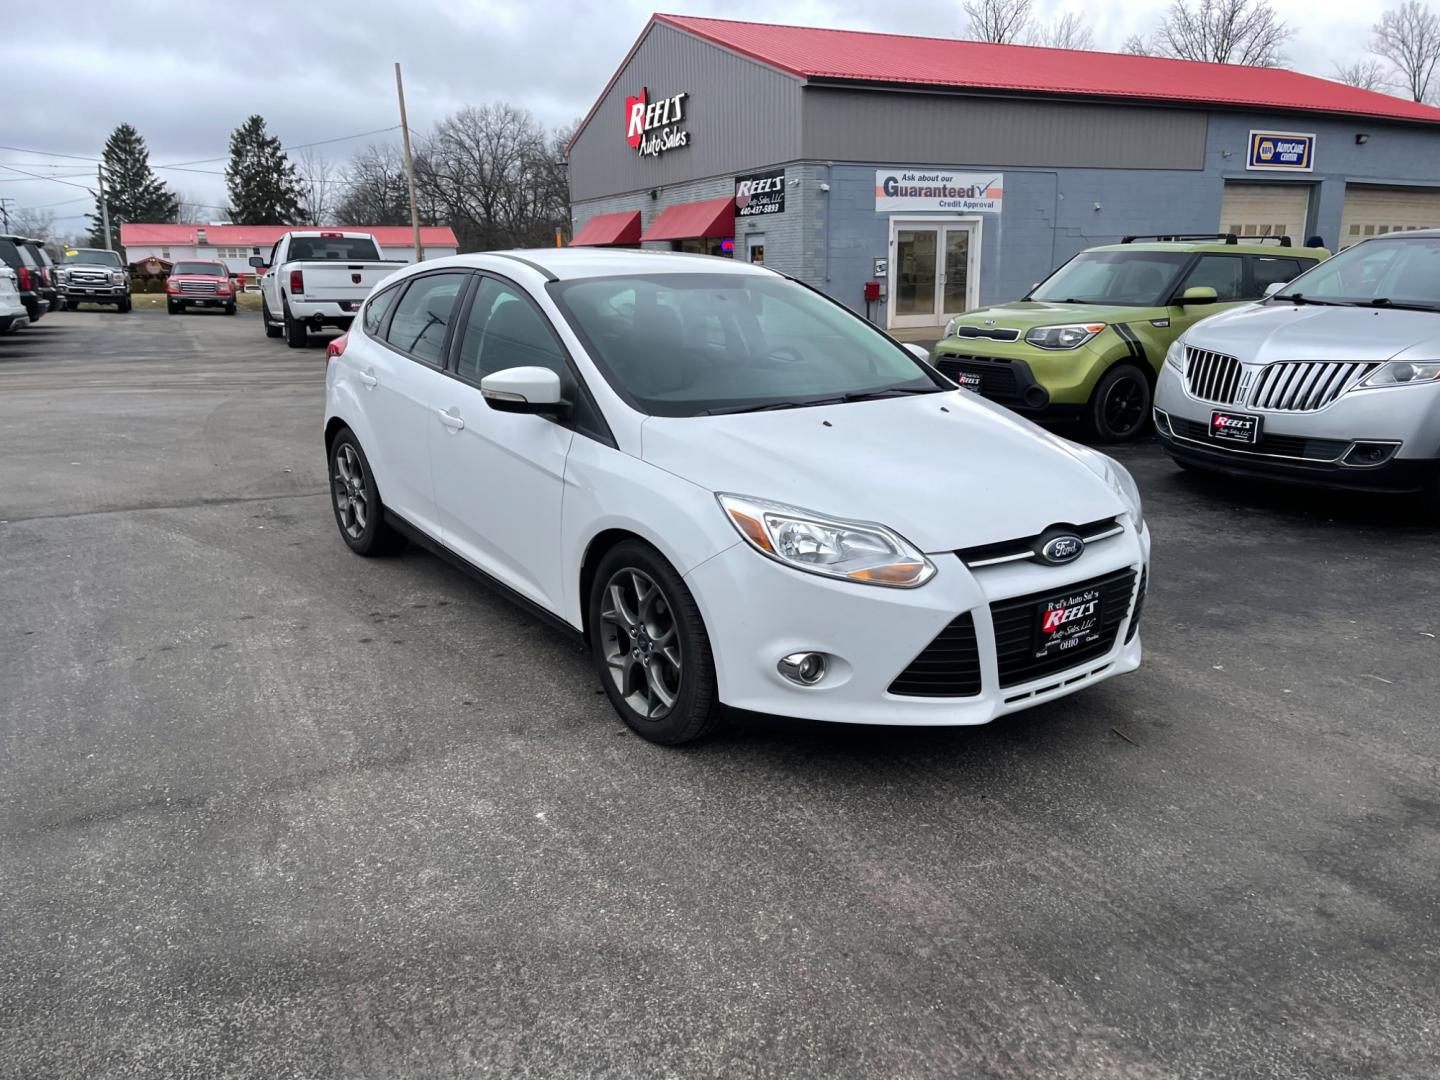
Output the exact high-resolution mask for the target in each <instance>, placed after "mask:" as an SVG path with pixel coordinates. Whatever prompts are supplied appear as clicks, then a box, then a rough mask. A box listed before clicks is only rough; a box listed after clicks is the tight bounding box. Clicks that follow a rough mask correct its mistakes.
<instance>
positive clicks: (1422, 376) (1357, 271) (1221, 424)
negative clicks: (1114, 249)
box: [1155, 229, 1440, 513]
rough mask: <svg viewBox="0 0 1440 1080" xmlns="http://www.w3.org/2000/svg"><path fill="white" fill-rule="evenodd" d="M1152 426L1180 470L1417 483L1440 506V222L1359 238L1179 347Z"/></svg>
mask: <svg viewBox="0 0 1440 1080" xmlns="http://www.w3.org/2000/svg"><path fill="white" fill-rule="evenodd" d="M1155 428H1156V430H1157V432H1158V433H1159V436H1160V441H1161V442H1162V443H1163V444H1164V446H1165V449H1166V450H1168V451H1169V452H1170V456H1171V457H1173V458H1174V459H1175V460H1176V461H1177V462H1179V463H1180V464H1181V465H1184V466H1191V467H1198V468H1203V469H1211V470H1214V471H1217V472H1223V473H1230V474H1234V475H1245V476H1258V477H1271V478H1275V479H1280V480H1297V481H1302V482H1308V483H1316V484H1322V485H1325V486H1329V487H1343V488H1368V489H1373V490H1381V491H1393V492H1419V493H1423V494H1424V495H1425V496H1427V497H1428V499H1429V504H1430V507H1431V508H1432V509H1434V510H1435V511H1436V512H1437V513H1440V229H1436V230H1417V231H1414V232H1405V233H1391V234H1389V235H1387V236H1379V237H1375V238H1374V239H1371V240H1365V241H1363V242H1361V243H1358V244H1355V245H1354V246H1353V247H1350V248H1348V249H1346V250H1345V251H1342V252H1341V253H1340V254H1339V255H1336V256H1335V257H1334V258H1333V259H1330V260H1328V261H1327V262H1324V263H1321V264H1320V265H1319V266H1317V267H1316V268H1315V269H1313V270H1310V271H1307V272H1306V273H1304V274H1301V275H1300V276H1299V277H1298V278H1296V279H1295V280H1294V281H1292V282H1290V283H1288V284H1286V285H1277V286H1272V289H1271V294H1270V296H1269V297H1268V298H1267V299H1265V300H1264V301H1261V302H1260V303H1258V304H1250V305H1247V306H1245V307H1242V308H1235V309H1233V310H1231V311H1226V312H1223V313H1221V314H1219V315H1215V316H1214V317H1212V318H1209V319H1206V320H1204V321H1203V322H1200V323H1197V324H1196V325H1195V326H1193V327H1192V328H1191V329H1190V330H1188V331H1187V332H1186V333H1185V334H1184V335H1183V336H1182V337H1180V338H1179V339H1178V340H1177V341H1176V342H1175V343H1174V345H1172V346H1171V347H1170V351H1169V353H1168V354H1167V355H1166V357H1165V365H1164V368H1163V370H1162V371H1161V374H1160V381H1159V384H1158V386H1157V387H1156V391H1155Z"/></svg>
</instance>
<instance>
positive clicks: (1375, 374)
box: [1355, 360, 1440, 390]
mask: <svg viewBox="0 0 1440 1080" xmlns="http://www.w3.org/2000/svg"><path fill="white" fill-rule="evenodd" d="M1436 379H1440V362H1436V361H1429V360H1427V361H1425V362H1424V363H1421V364H1412V363H1410V362H1409V361H1404V360H1401V361H1396V360H1392V361H1391V362H1390V363H1388V364H1384V365H1382V366H1381V367H1379V368H1378V369H1376V370H1375V371H1372V372H1371V373H1370V374H1369V375H1367V376H1365V378H1363V379H1361V380H1360V382H1359V383H1358V384H1357V385H1356V387H1355V388H1356V389H1357V390H1359V389H1362V388H1365V387H1371V386H1410V385H1411V384H1412V383H1427V382H1434V381H1435V380H1436Z"/></svg>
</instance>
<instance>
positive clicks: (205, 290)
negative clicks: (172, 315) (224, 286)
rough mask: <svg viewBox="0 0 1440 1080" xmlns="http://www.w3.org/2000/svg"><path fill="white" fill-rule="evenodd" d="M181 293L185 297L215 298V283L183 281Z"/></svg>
mask: <svg viewBox="0 0 1440 1080" xmlns="http://www.w3.org/2000/svg"><path fill="white" fill-rule="evenodd" d="M180 292H181V294H182V295H184V296H214V295H215V282H213V281H182V282H180Z"/></svg>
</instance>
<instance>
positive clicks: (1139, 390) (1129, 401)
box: [1101, 376, 1145, 435]
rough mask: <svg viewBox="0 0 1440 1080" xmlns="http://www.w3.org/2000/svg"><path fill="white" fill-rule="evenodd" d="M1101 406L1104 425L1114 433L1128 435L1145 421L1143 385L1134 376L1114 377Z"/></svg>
mask: <svg viewBox="0 0 1440 1080" xmlns="http://www.w3.org/2000/svg"><path fill="white" fill-rule="evenodd" d="M1101 407H1102V409H1103V410H1104V415H1105V425H1106V426H1107V427H1108V428H1109V429H1110V430H1111V431H1112V432H1114V433H1115V434H1116V435H1129V434H1130V433H1131V432H1132V431H1134V430H1135V429H1136V428H1138V427H1139V426H1140V425H1141V424H1142V423H1144V421H1145V387H1144V386H1142V385H1141V384H1140V380H1139V379H1138V378H1136V377H1134V376H1126V377H1124V378H1120V379H1116V380H1115V382H1114V383H1113V384H1112V385H1111V387H1110V390H1109V392H1108V393H1107V394H1106V395H1105V401H1104V403H1103V404H1102V406H1101Z"/></svg>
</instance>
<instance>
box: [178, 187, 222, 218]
mask: <svg viewBox="0 0 1440 1080" xmlns="http://www.w3.org/2000/svg"><path fill="white" fill-rule="evenodd" d="M175 198H176V199H177V200H178V201H179V208H178V209H177V210H176V211H175V224H177V225H203V224H204V223H205V222H207V221H210V220H211V219H212V218H214V216H215V215H216V213H217V212H218V208H217V207H212V206H207V205H206V204H205V203H202V202H198V201H196V198H195V196H194V195H193V194H191V193H190V192H188V191H177V192H175Z"/></svg>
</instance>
